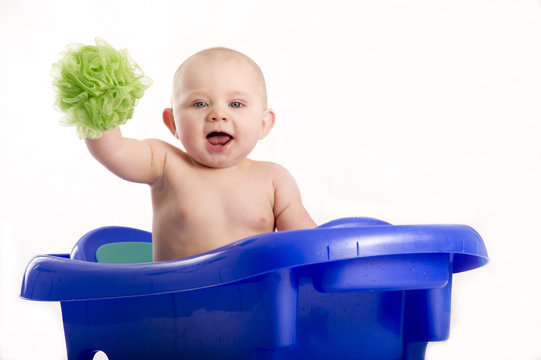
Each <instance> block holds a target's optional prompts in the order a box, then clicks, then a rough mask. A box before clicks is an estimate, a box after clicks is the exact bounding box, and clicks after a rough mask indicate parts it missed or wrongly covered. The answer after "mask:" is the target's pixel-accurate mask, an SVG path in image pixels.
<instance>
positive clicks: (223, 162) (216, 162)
mask: <svg viewBox="0 0 541 360" xmlns="http://www.w3.org/2000/svg"><path fill="white" fill-rule="evenodd" d="M188 156H190V158H191V159H192V161H193V162H194V163H196V164H198V165H200V166H202V167H205V168H209V169H228V168H232V167H235V166H237V165H240V164H241V163H243V162H244V161H245V160H246V157H241V158H239V159H231V158H229V157H227V156H213V157H211V158H210V159H206V158H201V157H197V156H192V155H191V154H189V153H188Z"/></svg>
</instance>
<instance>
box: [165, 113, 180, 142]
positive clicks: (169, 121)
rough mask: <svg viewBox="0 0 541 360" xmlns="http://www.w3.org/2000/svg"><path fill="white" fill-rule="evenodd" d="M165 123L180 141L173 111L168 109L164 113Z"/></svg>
mask: <svg viewBox="0 0 541 360" xmlns="http://www.w3.org/2000/svg"><path fill="white" fill-rule="evenodd" d="M163 123H164V124H165V126H167V128H168V129H169V131H171V134H173V136H174V137H176V138H177V139H178V133H177V125H176V124H175V117H174V116H173V109H171V108H166V109H165V110H164V111H163Z"/></svg>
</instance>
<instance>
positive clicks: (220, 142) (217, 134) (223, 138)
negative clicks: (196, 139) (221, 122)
mask: <svg viewBox="0 0 541 360" xmlns="http://www.w3.org/2000/svg"><path fill="white" fill-rule="evenodd" d="M231 140H233V136H231V135H229V134H228V133H225V132H221V131H213V132H211V133H210V134H208V135H207V141H208V142H209V143H210V144H211V145H215V146H225V145H227V144H229V143H230V142H231Z"/></svg>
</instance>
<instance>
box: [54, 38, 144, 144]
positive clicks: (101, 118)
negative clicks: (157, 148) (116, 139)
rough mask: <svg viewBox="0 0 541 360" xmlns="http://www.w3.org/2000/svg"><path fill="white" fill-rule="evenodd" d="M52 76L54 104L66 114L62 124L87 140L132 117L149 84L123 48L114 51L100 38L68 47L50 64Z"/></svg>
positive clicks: (97, 136) (95, 137)
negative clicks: (74, 129)
mask: <svg viewBox="0 0 541 360" xmlns="http://www.w3.org/2000/svg"><path fill="white" fill-rule="evenodd" d="M53 78H54V80H53V85H54V87H55V88H56V92H57V97H56V105H57V107H58V108H59V109H60V110H61V111H63V112H64V113H65V114H66V117H65V118H64V119H63V121H62V123H63V124H64V125H70V126H76V127H77V133H78V135H79V137H80V138H89V139H97V138H99V137H100V136H101V134H102V132H103V131H107V130H112V129H114V128H115V127H116V126H117V125H120V124H125V123H126V121H127V120H128V119H131V117H132V115H133V109H134V107H135V105H136V104H137V101H138V100H139V99H140V98H141V97H142V96H143V94H144V91H145V90H146V89H147V88H148V87H149V86H150V85H151V83H152V80H151V79H150V78H149V77H146V76H144V74H143V71H142V70H141V68H140V67H139V66H138V65H137V64H136V63H135V62H134V61H133V60H132V59H131V58H130V56H129V55H128V53H127V52H126V50H120V51H117V50H115V49H113V48H112V47H111V46H110V45H109V44H107V43H106V42H105V41H104V40H102V39H96V46H91V45H88V46H84V45H81V44H72V45H70V46H68V48H67V49H66V51H65V52H64V53H63V56H62V58H61V59H60V60H59V61H58V62H57V63H56V64H54V65H53Z"/></svg>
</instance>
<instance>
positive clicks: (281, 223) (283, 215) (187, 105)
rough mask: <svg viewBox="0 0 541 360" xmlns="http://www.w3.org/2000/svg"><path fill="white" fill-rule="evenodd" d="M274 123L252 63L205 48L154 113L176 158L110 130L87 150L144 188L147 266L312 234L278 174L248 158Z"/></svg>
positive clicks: (159, 146)
mask: <svg viewBox="0 0 541 360" xmlns="http://www.w3.org/2000/svg"><path fill="white" fill-rule="evenodd" d="M274 120H275V114H274V112H273V111H272V110H271V109H268V108H267V95H266V87H265V80H264V78H263V74H262V72H261V70H260V68H259V67H258V66H257V64H256V63H255V62H254V61H252V60H251V59H250V58H248V57H247V56H246V55H244V54H242V53H239V52H237V51H234V50H230V49H226V48H212V49H208V50H203V51H201V52H199V53H197V54H195V55H193V56H191V57H190V58H188V59H187V60H186V61H185V62H184V63H183V64H182V65H181V66H180V67H179V68H178V70H177V72H176V73H175V77H174V82H173V92H172V99H171V108H167V109H165V110H164V111H163V122H164V123H165V125H166V126H167V127H168V129H169V130H170V131H171V133H172V134H173V135H174V136H175V137H176V138H177V139H179V140H180V142H181V143H182V145H183V146H184V149H185V151H182V150H181V149H179V148H177V147H175V146H172V145H170V144H168V143H166V142H163V141H160V140H155V139H149V140H143V141H139V140H134V139H129V138H124V137H122V134H121V132H120V129H119V128H118V127H117V128H115V129H114V130H112V131H108V132H104V133H103V135H102V136H101V138H99V139H96V140H90V139H87V140H86V145H87V146H88V149H89V150H90V152H91V153H92V155H93V156H94V157H95V158H96V159H97V160H98V161H100V162H101V163H102V164H103V165H104V166H105V167H107V168H108V169H109V170H110V171H112V172H113V173H115V174H116V175H118V176H120V177H121V178H123V179H125V180H128V181H133V182H138V183H145V184H149V185H150V188H151V193H152V207H153V225H152V236H153V239H152V242H153V256H154V260H155V261H162V260H171V259H177V258H182V257H187V256H191V255H195V254H199V253H202V252H206V251H208V250H211V249H215V248H217V247H220V246H223V245H226V244H229V243H231V242H233V241H236V240H239V239H242V238H245V237H248V236H252V235H256V234H261V233H266V232H272V231H274V230H275V229H277V230H292V229H304V228H312V227H315V226H316V224H315V223H314V221H313V220H312V219H311V217H310V215H309V214H308V213H307V211H306V210H305V208H304V206H303V204H302V202H301V197H300V193H299V189H298V187H297V185H296V183H295V181H294V179H293V177H292V176H291V175H290V174H289V173H288V172H287V170H286V169H284V168H283V167H281V166H279V165H277V164H274V163H270V162H261V161H253V160H250V159H248V158H247V156H248V154H249V153H250V152H251V151H252V149H253V148H254V147H255V145H256V143H257V141H258V140H260V139H263V138H264V137H265V136H267V134H268V133H269V132H270V131H271V129H272V127H273V125H274Z"/></svg>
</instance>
